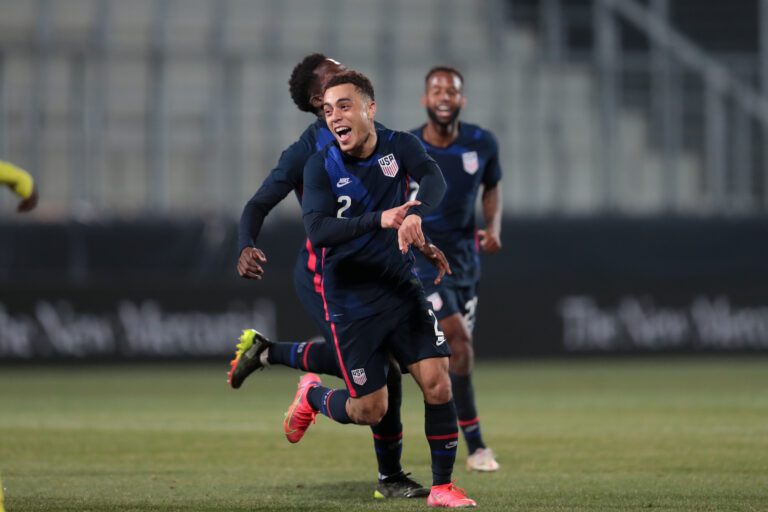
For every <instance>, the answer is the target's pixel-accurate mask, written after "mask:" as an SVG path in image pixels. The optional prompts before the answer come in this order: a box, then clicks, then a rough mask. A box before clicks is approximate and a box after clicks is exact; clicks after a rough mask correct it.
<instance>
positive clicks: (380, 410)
mask: <svg viewBox="0 0 768 512" xmlns="http://www.w3.org/2000/svg"><path fill="white" fill-rule="evenodd" d="M350 413H351V414H350V417H351V418H352V420H353V421H354V422H355V423H357V424H358V425H378V424H379V423H380V422H381V420H382V419H383V418H384V415H385V414H387V401H386V400H378V399H376V400H359V401H356V403H355V404H354V406H353V407H352V408H351V410H350Z"/></svg>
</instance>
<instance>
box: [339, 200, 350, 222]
mask: <svg viewBox="0 0 768 512" xmlns="http://www.w3.org/2000/svg"><path fill="white" fill-rule="evenodd" d="M336 202H337V203H341V204H342V206H341V208H339V211H337V212H336V218H338V219H343V218H344V215H343V213H344V212H345V211H347V210H349V207H350V206H352V198H351V197H349V196H339V198H338V199H337V200H336Z"/></svg>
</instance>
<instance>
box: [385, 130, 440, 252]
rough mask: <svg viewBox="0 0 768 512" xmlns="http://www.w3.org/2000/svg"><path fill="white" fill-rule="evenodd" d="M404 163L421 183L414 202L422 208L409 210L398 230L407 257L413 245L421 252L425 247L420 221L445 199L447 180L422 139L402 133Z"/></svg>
mask: <svg viewBox="0 0 768 512" xmlns="http://www.w3.org/2000/svg"><path fill="white" fill-rule="evenodd" d="M400 136H401V140H400V144H401V145H402V153H401V155H402V160H403V164H404V165H405V168H406V170H407V171H408V174H409V176H411V177H412V178H413V179H415V180H416V181H417V182H418V183H419V191H418V192H417V193H416V197H415V198H414V199H415V200H416V201H419V202H420V203H421V204H419V205H416V206H412V207H411V208H409V209H408V213H407V215H406V217H405V220H404V221H403V223H402V225H401V226H400V228H399V229H398V230H397V243H398V246H399V247H400V252H402V253H403V254H405V253H406V252H408V248H409V247H410V246H411V244H413V245H415V246H416V248H417V249H421V248H423V247H424V246H425V244H426V239H425V238H424V232H423V231H422V229H421V218H422V216H424V215H426V214H428V213H429V212H431V211H432V210H434V209H435V208H436V207H437V205H439V204H440V201H442V199H443V196H444V195H445V189H446V184H445V178H444V177H443V172H442V171H441V170H440V167H439V166H438V165H437V162H435V161H434V159H433V158H432V157H431V156H429V155H428V154H427V151H426V150H425V149H424V146H422V145H421V142H419V139H417V138H416V137H415V136H414V135H412V134H410V133H402V134H401V135H400Z"/></svg>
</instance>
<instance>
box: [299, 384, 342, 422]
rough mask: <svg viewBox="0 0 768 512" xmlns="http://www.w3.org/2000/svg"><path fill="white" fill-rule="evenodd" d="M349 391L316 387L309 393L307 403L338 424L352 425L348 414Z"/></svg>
mask: <svg viewBox="0 0 768 512" xmlns="http://www.w3.org/2000/svg"><path fill="white" fill-rule="evenodd" d="M348 398H349V391H347V390H346V389H333V388H327V387H325V386H315V387H313V388H312V389H310V390H309V391H307V402H309V405H311V406H312V408H313V409H315V410H316V411H318V412H320V414H322V415H323V416H328V417H329V418H330V419H332V420H333V421H336V422H338V423H352V420H351V419H349V415H348V414H347V399H348Z"/></svg>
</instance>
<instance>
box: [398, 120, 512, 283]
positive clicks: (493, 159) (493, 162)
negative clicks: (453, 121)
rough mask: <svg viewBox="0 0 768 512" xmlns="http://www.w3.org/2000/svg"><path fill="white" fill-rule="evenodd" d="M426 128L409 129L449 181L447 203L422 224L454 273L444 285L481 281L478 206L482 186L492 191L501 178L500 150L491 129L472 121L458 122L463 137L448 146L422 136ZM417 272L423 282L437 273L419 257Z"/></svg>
mask: <svg viewBox="0 0 768 512" xmlns="http://www.w3.org/2000/svg"><path fill="white" fill-rule="evenodd" d="M423 129H424V126H421V127H419V128H416V129H414V130H412V131H411V133H413V134H414V135H416V137H418V138H419V140H420V141H421V142H422V144H423V145H424V147H425V148H426V150H427V153H428V154H429V155H430V156H431V157H432V158H434V159H435V161H436V162H437V164H438V165H439V166H440V169H441V170H442V171H443V177H444V178H445V181H446V183H447V189H446V192H445V196H443V200H442V201H441V203H440V204H439V205H438V206H437V208H436V209H435V210H433V211H432V212H431V213H430V214H429V215H427V216H425V217H424V219H423V223H422V228H423V230H424V233H425V234H426V235H427V236H428V237H429V238H430V240H431V241H432V242H433V243H434V244H435V245H437V246H438V247H439V248H440V249H441V250H442V251H443V252H444V253H445V256H446V258H447V259H448V262H449V263H450V265H451V270H452V271H453V275H452V276H449V275H446V276H445V278H444V280H443V282H446V283H448V282H453V283H455V284H458V285H460V286H469V285H472V284H475V283H476V282H477V281H478V280H479V279H480V258H479V254H478V246H477V240H476V235H475V232H476V226H475V204H476V202H477V193H478V190H479V188H480V185H481V184H482V185H484V186H486V187H493V186H495V185H496V184H497V183H498V182H499V181H500V180H501V166H500V165H499V150H498V144H497V143H496V139H495V137H494V136H493V134H491V132H489V131H488V130H484V129H483V128H480V127H479V126H476V125H473V124H469V123H459V136H458V138H457V139H456V140H455V141H454V142H453V143H452V144H451V145H450V146H448V147H447V148H438V147H435V146H432V145H430V144H429V143H427V142H426V141H425V140H424V138H423V135H422V133H423ZM416 271H417V273H418V275H419V278H420V279H421V280H422V282H431V281H433V280H434V279H435V277H436V276H437V271H436V269H435V267H434V266H433V265H431V264H430V263H429V262H428V261H427V260H426V258H424V257H423V256H422V255H421V254H420V253H418V254H416Z"/></svg>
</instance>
